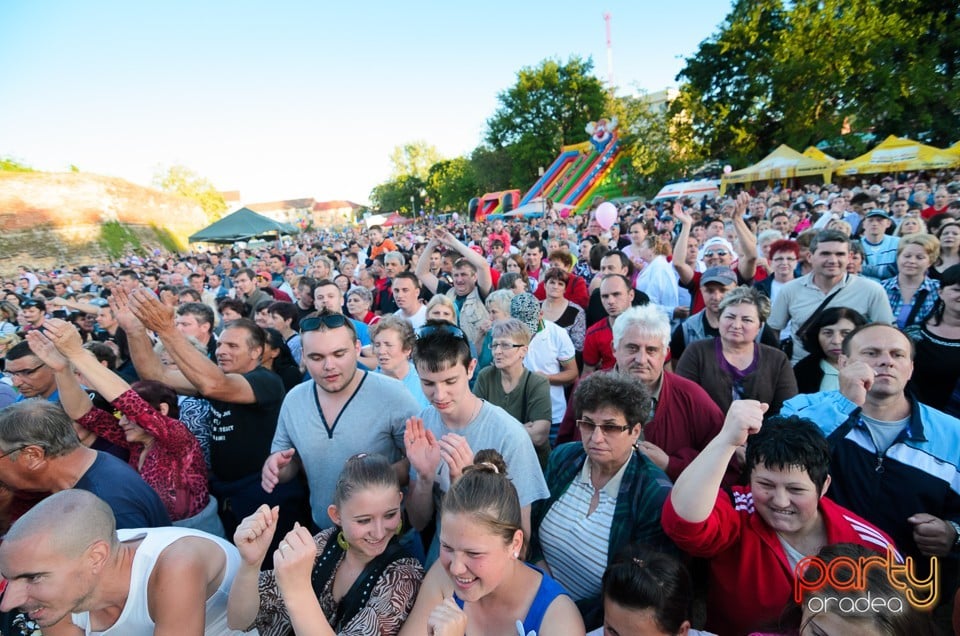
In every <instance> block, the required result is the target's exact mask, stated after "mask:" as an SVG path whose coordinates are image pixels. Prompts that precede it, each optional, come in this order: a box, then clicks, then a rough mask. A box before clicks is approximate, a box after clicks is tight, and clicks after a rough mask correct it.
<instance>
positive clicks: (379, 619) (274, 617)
mask: <svg viewBox="0 0 960 636" xmlns="http://www.w3.org/2000/svg"><path fill="white" fill-rule="evenodd" d="M337 532H339V529H338V528H328V529H326V530H323V531H322V532H320V534H318V535H316V536H314V537H313V539H314V541H316V542H317V558H318V559H319V558H320V555H321V554H323V550H324V548H325V547H326V545H327V541H335V540H336V538H335V537H336V534H335V533H337ZM341 562H342V558H341ZM339 567H340V564H339V563H338V564H337V568H339ZM422 580H423V567H421V565H420V562H419V561H417V560H416V559H414V558H412V557H409V556H406V557H402V558H399V559H397V560H396V561H394V562H393V563H391V564H389V565H388V566H387V567H386V569H384V571H383V575H382V576H381V577H380V580H378V581H377V582H376V584H375V585H374V587H373V591H372V592H371V593H370V599H369V600H368V601H367V604H366V606H364V607H363V608H362V609H361V610H360V611H359V612H357V615H356V616H354V617H353V619H352V620H351V621H350V622H349V623H347V625H346V626H345V627H344V628H343V629H341V630H340V631H339V632H338V635H339V636H395V635H396V634H398V633H399V632H400V628H401V627H402V626H403V622H404V621H405V620H407V615H408V614H410V610H412V609H413V603H414V601H416V600H417V592H419V591H420V582H421V581H422ZM259 587H260V611H259V612H258V613H257V619H256V622H255V623H254V626H255V627H256V628H257V630H259V632H260V636H286V635H288V634H292V633H293V628H292V626H291V625H290V614H289V613H287V608H286V605H284V603H283V598H282V597H281V596H280V588H278V587H277V579H276V576H275V575H274V573H273V570H268V571H266V572H261V573H260V585H259ZM317 600H318V601H320V608H321V609H322V610H323V614H324V616H326V617H327V619H328V620H329V619H330V617H331V616H334V615H335V614H336V611H337V601H335V600H334V598H333V578H332V577H331V578H330V580H328V581H327V582H326V584H325V585H324V586H323V592H322V593H321V594H320V596H319V598H318V599H317Z"/></svg>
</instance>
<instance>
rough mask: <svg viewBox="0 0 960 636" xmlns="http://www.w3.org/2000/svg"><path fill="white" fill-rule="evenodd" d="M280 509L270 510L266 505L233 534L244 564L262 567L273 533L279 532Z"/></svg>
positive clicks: (242, 522)
mask: <svg viewBox="0 0 960 636" xmlns="http://www.w3.org/2000/svg"><path fill="white" fill-rule="evenodd" d="M279 515H280V508H279V507H278V506H274V507H273V508H270V507H269V506H267V505H266V504H264V505H262V506H260V507H259V508H257V510H256V512H254V513H253V514H252V515H250V516H249V517H247V518H246V519H244V520H243V521H241V522H240V525H239V526H238V527H237V531H236V532H234V533H233V543H234V545H236V546H237V550H238V551H239V552H240V558H241V559H243V562H244V563H247V564H248V565H252V566H254V567H258V568H259V567H260V564H261V563H263V559H264V558H265V557H266V556H267V550H269V549H270V542H271V541H273V533H274V532H276V531H277V518H278V517H279Z"/></svg>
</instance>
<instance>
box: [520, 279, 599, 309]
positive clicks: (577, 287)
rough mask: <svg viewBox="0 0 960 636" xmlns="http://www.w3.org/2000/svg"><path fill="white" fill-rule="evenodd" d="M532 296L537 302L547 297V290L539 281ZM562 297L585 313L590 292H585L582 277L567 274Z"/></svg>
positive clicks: (585, 288)
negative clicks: (578, 306)
mask: <svg viewBox="0 0 960 636" xmlns="http://www.w3.org/2000/svg"><path fill="white" fill-rule="evenodd" d="M533 295H534V296H536V297H537V300H544V299H545V298H546V297H547V288H546V287H544V286H543V281H540V284H538V285H537V290H536V291H535V292H533ZM563 297H564V298H566V299H567V300H569V301H570V302H572V303H573V304H575V305H580V306H581V307H582V308H583V310H584V311H586V310H587V306H588V305H589V304H590V292H589V291H588V290H587V281H585V280H583V277H582V276H577V275H576V274H569V278H567V286H566V289H564V291H563Z"/></svg>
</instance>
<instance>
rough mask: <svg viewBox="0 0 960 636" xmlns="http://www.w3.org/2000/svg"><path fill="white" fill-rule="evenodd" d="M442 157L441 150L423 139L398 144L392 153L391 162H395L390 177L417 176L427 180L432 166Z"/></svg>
mask: <svg viewBox="0 0 960 636" xmlns="http://www.w3.org/2000/svg"><path fill="white" fill-rule="evenodd" d="M442 159H443V157H442V156H441V155H440V151H439V150H437V149H436V148H435V147H434V146H431V145H430V144H428V143H427V142H425V141H423V140H418V141H412V142H410V143H406V144H403V145H402V146H396V147H395V148H394V149H393V152H391V153H390V163H391V164H393V171H392V172H391V174H390V178H391V179H397V178H399V177H416V178H417V179H420V180H421V181H426V180H427V176H428V174H429V172H430V166H432V165H434V164H435V163H437V162H438V161H441V160H442Z"/></svg>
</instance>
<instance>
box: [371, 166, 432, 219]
mask: <svg viewBox="0 0 960 636" xmlns="http://www.w3.org/2000/svg"><path fill="white" fill-rule="evenodd" d="M424 185H425V184H424V182H423V181H421V180H420V179H418V178H417V177H411V176H407V175H404V176H400V177H397V178H395V179H391V180H390V181H387V182H385V183H381V184H380V185H378V186H375V187H374V188H373V190H372V191H371V192H370V203H371V204H372V205H373V207H374V208H376V209H378V210H381V211H385V212H386V211H389V212H393V211H398V212H400V213H405V214H407V215H408V216H410V215H412V214H413V207H414V206H413V204H412V203H411V197H413V201H415V202H416V204H415V205H416V206H417V207H423V205H424V201H423V195H422V194H421V193H420V192H421V190H423V188H424Z"/></svg>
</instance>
